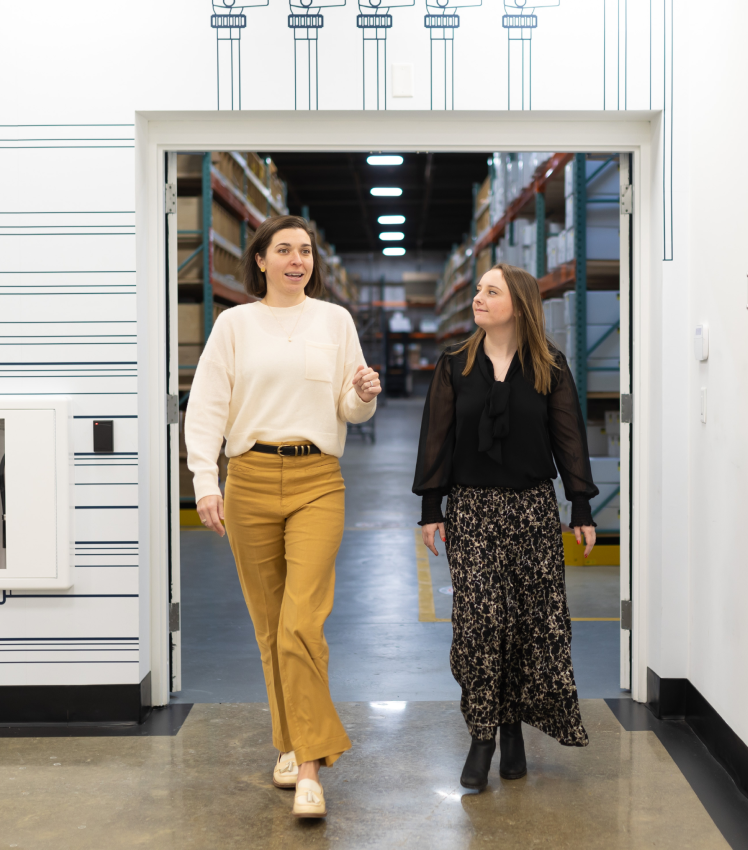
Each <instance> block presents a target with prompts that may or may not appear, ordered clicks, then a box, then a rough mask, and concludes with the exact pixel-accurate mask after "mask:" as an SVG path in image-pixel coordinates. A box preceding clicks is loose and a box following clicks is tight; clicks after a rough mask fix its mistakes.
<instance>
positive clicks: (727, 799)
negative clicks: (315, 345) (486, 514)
mask: <svg viewBox="0 0 748 850" xmlns="http://www.w3.org/2000/svg"><path fill="white" fill-rule="evenodd" d="M377 415H378V417H379V421H378V424H377V425H378V442H377V444H376V446H373V447H372V446H370V445H369V444H366V445H364V444H361V443H360V442H357V441H354V440H351V441H350V442H349V446H348V449H347V451H346V455H345V458H344V464H343V467H344V474H345V477H346V481H347V485H348V492H347V522H346V525H347V531H346V534H345V538H344V541H343V546H342V549H341V552H340V557H339V559H338V565H337V572H338V576H337V594H336V603H335V610H334V613H333V615H332V617H331V618H330V621H329V623H328V627H327V637H328V641H329V643H330V649H331V653H330V655H331V658H330V683H331V689H332V693H333V697H334V699H335V700H336V702H337V705H338V709H339V711H340V715H341V717H342V719H343V721H344V723H345V725H346V727H347V729H348V731H349V734H350V736H351V738H352V740H353V743H354V746H353V749H352V750H351V751H350V752H349V753H347V754H346V755H345V756H344V757H343V758H342V759H341V760H340V762H339V763H338V764H337V765H335V767H334V768H333V769H332V770H330V771H323V782H324V785H325V789H326V797H327V800H328V806H329V811H330V815H329V817H328V818H327V819H326V820H325V821H318V822H313V823H308V822H299V821H296V820H295V819H293V818H292V817H291V815H290V809H291V804H292V801H291V795H290V794H289V793H288V792H286V791H281V790H279V789H277V788H274V787H273V786H272V784H271V782H270V777H271V772H272V766H273V763H274V761H275V758H276V753H275V751H274V750H273V748H272V744H271V742H270V717H269V714H268V710H267V704H266V702H265V700H266V695H265V686H264V683H263V680H262V672H261V667H260V661H259V654H258V651H257V646H256V644H255V641H254V636H253V632H252V626H251V623H250V620H249V616H248V614H247V611H246V608H245V605H244V601H243V599H242V597H241V592H240V589H239V583H238V580H237V577H236V570H235V568H234V564H233V559H232V557H231V552H230V550H229V547H228V544H227V542H226V541H225V540H220V539H219V538H217V537H216V536H214V535H211V534H210V533H209V532H206V531H204V530H202V529H190V530H185V531H184V532H183V534H182V612H183V613H182V639H183V643H182V647H183V650H182V651H183V682H184V689H183V691H182V692H181V694H178V695H176V696H175V700H174V702H179V703H182V704H181V705H173V706H171V707H170V708H168V709H165V710H164V711H163V712H154V714H153V715H152V716H151V718H150V719H149V720H148V721H147V722H146V723H145V724H144V725H143V726H142V727H131V728H124V729H123V728H121V727H105V728H102V727H98V728H96V729H95V730H94V729H89V730H80V732H79V733H76V730H75V728H74V727H71V726H68V727H65V728H64V730H60V735H61V737H55V731H54V730H53V729H47V730H44V732H45V735H44V736H43V737H42V736H41V735H40V732H39V730H30V729H25V730H24V729H16V730H5V732H6V733H7V736H5V735H4V734H3V731H2V730H0V795H1V798H2V800H3V815H2V818H1V819H0V846H9V847H19V848H24V847H27V848H34V850H68V848H76V850H101V848H107V850H120V848H121V850H125V848H126V849H127V850H130V848H134V847H142V848H148V850H184V848H195V850H213V848H220V850H233V848H241V850H245V848H249V850H275V848H282V850H297V848H299V850H301V848H306V847H313V848H321V849H322V850H328V848H339V850H363V848H381V849H382V850H390V848H395V847H407V848H413V850H442V848H443V850H477V848H483V847H501V848H504V849H505V850H526V848H529V847H536V846H537V847H547V848H550V850H559V848H582V850H588V848H605V850H640V848H644V847H657V848H661V850H668V848H677V849H678V850H689V849H690V848H692V850H712V848H714V850H719V848H726V847H728V846H730V847H732V848H733V850H738V848H741V850H742V848H744V847H746V843H745V837H746V836H748V800H745V799H744V798H742V797H741V796H740V794H739V792H738V791H737V789H736V787H735V785H734V784H733V783H732V782H731V780H730V779H729V777H727V774H726V773H725V772H724V771H723V770H722V768H721V767H719V766H718V765H717V763H716V762H715V761H714V760H713V759H711V758H710V757H709V755H708V754H707V752H706V750H705V749H704V747H703V746H702V745H701V744H700V743H699V742H698V740H697V739H696V738H695V736H694V735H693V732H691V731H690V730H689V729H688V727H686V726H685V724H677V723H663V722H660V721H656V720H655V719H654V718H653V717H652V715H651V714H650V713H649V712H648V711H647V710H646V708H644V707H643V706H641V705H638V704H636V703H633V702H632V701H631V700H630V699H628V698H625V697H626V695H625V694H624V693H622V692H621V691H619V689H618V640H619V628H618V623H610V622H575V623H574V624H573V629H574V638H573V654H574V665H575V672H576V678H577V683H578V685H579V690H580V694H581V696H582V697H588V698H587V699H584V700H583V701H582V716H583V719H584V722H585V725H586V727H587V730H588V732H589V735H590V746H589V747H587V748H585V749H569V748H564V747H561V746H560V745H559V744H557V743H556V742H555V741H553V740H551V739H549V738H547V737H546V736H544V735H543V734H541V733H539V732H537V731H536V730H534V729H532V728H529V727H525V738H526V741H527V752H528V763H529V773H528V775H527V777H526V778H524V779H521V780H518V781H515V782H507V781H505V780H502V779H500V778H499V776H498V771H497V766H498V765H495V766H494V768H493V769H492V772H491V777H490V784H489V788H488V789H487V791H486V792H485V793H483V794H480V795H476V794H474V793H470V792H466V791H465V789H463V788H461V786H460V785H459V775H460V771H461V768H462V764H463V761H464V758H465V754H466V752H467V748H468V744H469V738H468V733H467V731H466V729H465V725H464V723H463V720H462V717H461V715H460V711H459V704H458V702H457V699H458V698H459V689H458V688H457V685H456V684H455V682H454V681H453V679H452V676H451V674H450V672H449V666H448V655H449V644H450V638H451V625H450V623H449V622H427V621H424V620H423V618H422V607H423V606H422V601H423V600H422V596H423V593H424V592H425V590H426V589H428V591H429V592H430V594H431V596H432V597H433V600H432V610H433V614H432V620H435V621H436V620H439V619H442V620H448V618H449V614H450V609H451V597H450V596H449V595H448V594H446V593H441V592H440V589H441V588H447V587H449V584H450V580H449V572H448V569H447V564H446V559H445V558H444V555H443V553H442V554H440V556H439V557H438V558H436V557H433V556H431V557H427V558H426V563H425V573H424V572H423V558H422V555H421V557H420V558H419V554H418V551H419V550H418V548H417V546H416V541H417V535H416V533H415V523H416V521H417V519H418V515H419V505H418V500H417V499H416V498H415V497H414V496H412V495H411V493H410V478H411V474H412V469H413V460H414V452H415V440H416V435H417V430H418V419H419V416H420V404H419V403H417V402H416V403H413V402H397V403H391V404H390V405H389V406H388V407H387V408H385V409H383V410H381V411H380V412H379V413H378V414H377ZM419 564H420V566H421V573H422V576H421V577H422V579H424V580H423V581H422V582H421V594H420V596H419ZM567 581H568V588H569V603H570V609H571V613H572V616H615V615H616V614H617V610H618V605H617V571H616V569H615V568H590V567H580V568H575V569H570V570H568V574H567ZM590 697H593V699H590ZM601 697H618V699H612V700H609V701H608V703H606V702H605V701H604V700H603V699H601ZM192 702H194V703H196V705H194V706H193V707H192V708H191V709H190V706H189V705H186V704H184V703H192ZM219 703H223V704H219ZM185 716H186V720H184V718H185ZM617 717H619V718H621V719H620V722H619V720H618V719H616V718H617ZM183 720H184V723H183V724H182V721H183ZM76 734H79V735H80V736H81V737H74V736H75V735H76ZM32 736H33V737H32ZM37 736H39V737H37ZM63 736H64V737H63ZM497 762H498V756H497ZM693 789H696V792H697V793H695V792H694V790H693ZM697 794H698V796H697ZM715 823H716V824H718V825H719V829H718V828H717V826H715ZM720 830H721V832H720ZM723 835H724V836H726V837H728V838H729V841H730V843H729V844H728V843H727V842H726V840H725V838H723Z"/></svg>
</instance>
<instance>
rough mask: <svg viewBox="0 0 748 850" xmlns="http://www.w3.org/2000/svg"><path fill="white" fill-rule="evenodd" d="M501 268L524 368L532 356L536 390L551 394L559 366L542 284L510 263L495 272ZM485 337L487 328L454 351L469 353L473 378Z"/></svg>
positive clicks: (467, 371)
mask: <svg viewBox="0 0 748 850" xmlns="http://www.w3.org/2000/svg"><path fill="white" fill-rule="evenodd" d="M497 269H498V271H500V272H501V273H502V274H503V275H504V280H505V281H506V285H507V287H508V289H509V295H510V296H511V299H512V306H513V307H514V321H515V324H516V329H517V353H518V354H519V362H520V365H521V366H522V368H523V370H524V367H525V360H526V359H527V358H528V357H529V360H530V362H531V363H532V370H533V374H534V376H535V391H536V392H539V393H542V394H543V395H547V394H548V393H549V392H550V391H551V374H552V371H553V369H558V368H559V366H558V364H557V363H556V361H555V359H554V357H553V354H552V353H551V349H550V346H549V344H548V338H547V336H546V333H545V314H544V313H543V301H542V299H541V297H540V289H539V288H538V282H537V280H536V279H535V278H534V277H533V276H532V275H531V274H530V273H529V272H526V271H525V270H524V269H518V268H517V267H516V266H510V265H508V264H507V263H497V264H496V265H495V266H493V268H491V271H495V270H497ZM485 336H486V332H485V331H484V330H483V328H478V330H477V331H475V333H474V334H473V335H472V336H471V337H469V338H468V339H467V340H465V342H464V343H463V344H462V345H461V346H460V347H459V348H458V349H456V350H455V351H453V352H451V353H452V354H459V353H460V352H461V351H467V363H466V364H465V368H464V369H463V370H462V374H463V375H469V374H470V372H471V371H472V369H473V366H474V365H475V358H476V357H477V355H478V349H479V348H480V346H481V343H482V342H483V340H484V338H485Z"/></svg>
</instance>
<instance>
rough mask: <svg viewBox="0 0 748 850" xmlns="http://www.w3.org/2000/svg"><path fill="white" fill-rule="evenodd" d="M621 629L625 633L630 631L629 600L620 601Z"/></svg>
mask: <svg viewBox="0 0 748 850" xmlns="http://www.w3.org/2000/svg"><path fill="white" fill-rule="evenodd" d="M621 628H622V629H625V630H626V631H627V632H630V631H631V600H630V599H622V600H621Z"/></svg>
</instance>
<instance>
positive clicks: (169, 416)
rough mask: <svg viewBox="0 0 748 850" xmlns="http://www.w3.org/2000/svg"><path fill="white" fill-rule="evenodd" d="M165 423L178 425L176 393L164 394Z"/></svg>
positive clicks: (177, 397) (177, 398) (177, 399)
mask: <svg viewBox="0 0 748 850" xmlns="http://www.w3.org/2000/svg"><path fill="white" fill-rule="evenodd" d="M166 424H167V425H178V424H179V396H178V395H167V396H166Z"/></svg>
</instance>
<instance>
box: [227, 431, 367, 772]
mask: <svg viewBox="0 0 748 850" xmlns="http://www.w3.org/2000/svg"><path fill="white" fill-rule="evenodd" d="M272 445H277V444H272ZM344 519H345V485H344V483H343V476H342V475H341V472H340V464H339V463H338V459H337V458H336V457H333V456H332V455H310V456H309V457H281V456H280V455H271V454H262V453H260V452H251V451H250V452H246V453H245V454H243V455H240V456H239V457H234V458H231V460H230V461H229V471H228V476H227V479H226V494H225V522H226V530H227V532H228V536H229V542H230V543H231V551H232V552H233V554H234V558H235V560H236V566H237V570H238V572H239V581H240V582H241V586H242V590H243V592H244V599H245V600H246V603H247V608H248V609H249V614H250V617H251V618H252V623H253V624H254V629H255V636H256V638H257V643H258V645H259V647H260V655H261V657H262V668H263V672H264V674H265V684H266V686H267V692H268V701H269V703H270V713H271V716H272V721H273V745H274V746H275V747H276V749H278V750H281V751H282V752H289V751H290V750H294V751H295V753H296V760H297V762H298V763H302V762H305V761H313V760H315V759H319V760H320V761H321V763H322V764H323V765H326V766H328V767H330V766H331V765H332V764H333V763H334V762H335V761H336V760H337V759H338V758H340V756H341V755H342V754H343V753H344V752H345V751H346V750H348V749H350V747H351V742H350V740H349V738H348V735H347V734H346V732H345V729H344V728H343V724H342V723H341V722H340V718H339V717H338V714H337V712H336V711H335V707H334V706H333V703H332V699H331V697H330V688H329V684H328V678H327V664H328V658H329V650H328V647H327V641H326V640H325V635H324V624H325V620H327V618H328V616H329V615H330V612H331V611H332V603H333V597H334V592H335V557H336V555H337V553H338V549H339V548H340V542H341V540H342V538H343V524H344Z"/></svg>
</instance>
